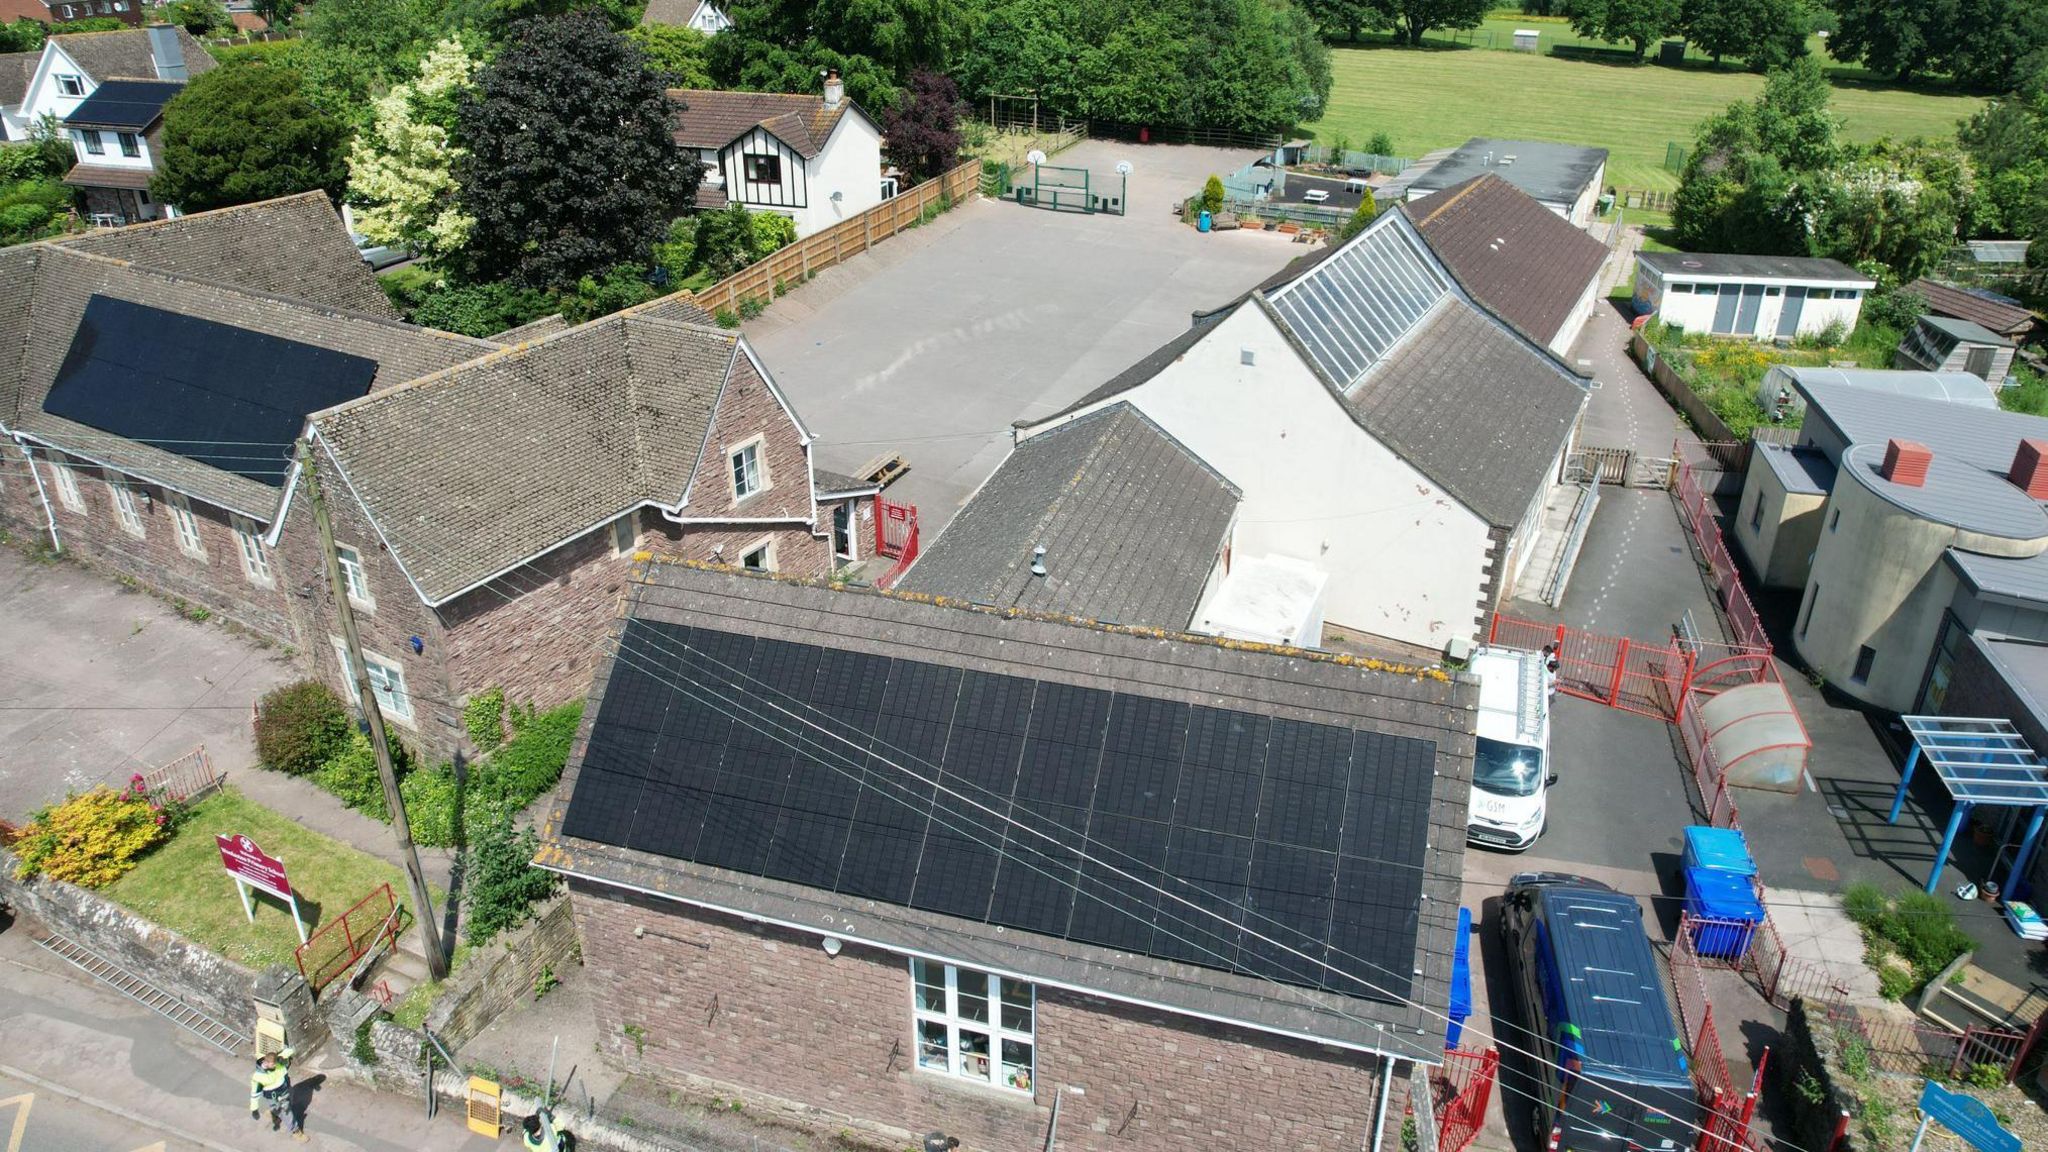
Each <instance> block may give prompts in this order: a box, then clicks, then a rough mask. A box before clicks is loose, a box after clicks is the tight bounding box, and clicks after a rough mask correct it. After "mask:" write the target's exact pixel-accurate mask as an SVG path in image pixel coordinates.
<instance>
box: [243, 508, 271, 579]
mask: <svg viewBox="0 0 2048 1152" xmlns="http://www.w3.org/2000/svg"><path fill="white" fill-rule="evenodd" d="M234 523H235V545H236V547H237V548H238V549H239V550H240V551H241V553H242V575H244V576H247V577H248V578H249V583H251V584H262V585H265V586H268V585H269V584H270V583H271V579H270V557H269V556H268V555H267V554H266V553H265V552H264V551H263V539H262V537H260V536H258V535H257V533H256V525H254V524H252V523H250V522H249V521H247V520H244V519H242V518H241V517H240V516H237V517H235V522H234Z"/></svg>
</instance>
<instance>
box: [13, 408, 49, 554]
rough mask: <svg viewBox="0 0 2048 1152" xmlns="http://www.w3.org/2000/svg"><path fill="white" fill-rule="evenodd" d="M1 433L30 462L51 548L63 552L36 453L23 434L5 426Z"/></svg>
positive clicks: (30, 470)
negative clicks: (30, 447) (9, 437)
mask: <svg viewBox="0 0 2048 1152" xmlns="http://www.w3.org/2000/svg"><path fill="white" fill-rule="evenodd" d="M0 431H5V432H7V433H8V434H9V435H10V436H12V437H14V446H15V447H17V448H19V449H21V457H22V459H23V460H26V461H27V462H28V474H29V475H30V476H31V477H33V478H34V479H35V482H36V499H38V500H40V501H42V503H43V522H44V523H45V524H46V525H48V526H49V530H50V548H51V550H52V551H55V552H62V551H63V550H64V541H62V540H60V539H58V538H57V513H56V512H55V511H54V510H52V509H51V507H50V494H49V492H48V491H46V490H45V489H44V488H43V474H42V472H41V471H40V470H39V469H37V468H36V457H35V453H33V452H31V451H29V449H28V439H27V438H26V437H24V436H23V435H22V434H21V433H19V432H15V431H13V430H11V429H7V428H6V427H5V426H0Z"/></svg>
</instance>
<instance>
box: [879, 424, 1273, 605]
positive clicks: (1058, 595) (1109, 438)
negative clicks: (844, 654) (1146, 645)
mask: <svg viewBox="0 0 2048 1152" xmlns="http://www.w3.org/2000/svg"><path fill="white" fill-rule="evenodd" d="M1240 495H1241V493H1240V492H1239V491H1238V489H1237V487H1236V486H1235V485H1233V484H1231V483H1230V482H1229V481H1228V480H1225V479H1224V478H1223V477H1222V476H1221V475H1219V474H1217V472H1216V471H1215V470H1214V469H1212V468H1210V467H1209V466H1208V465H1207V464H1206V463H1204V462H1203V461H1202V460H1201V458H1200V457H1198V456H1196V455H1195V454H1194V453H1193V452H1190V451H1189V450H1188V449H1187V448H1186V447H1185V446H1183V445H1182V444H1181V443H1180V442H1179V441H1178V440H1175V439H1174V438H1173V437H1171V436H1169V435H1167V434H1166V432H1165V431H1163V430H1161V429H1160V428H1159V426H1158V425H1156V424H1154V423H1152V421H1150V420H1148V419H1146V418H1145V416H1144V415H1143V414H1142V413H1140V412H1139V411H1138V410H1137V409H1136V408H1133V407H1131V406H1130V405H1129V404H1127V403H1126V404H1114V405H1111V406H1110V407H1108V408H1105V409H1103V410H1102V411H1100V412H1094V413H1090V414H1089V415H1087V416H1083V417H1081V418H1080V419H1078V420H1075V421H1072V422H1071V423H1067V424H1063V425H1061V426H1060V427H1058V428H1056V429H1053V430H1052V431H1049V432H1045V433H1042V434H1040V435H1038V436H1034V437H1032V438H1031V439H1029V440H1026V441H1024V442H1023V443H1021V444H1019V445H1017V447H1016V448H1015V449H1014V450H1013V451H1012V452H1011V453H1010V456H1009V458H1008V459H1006V460H1004V461H1003V463H1002V465H1001V466H999V467H998V468H997V469H996V470H995V473H994V474H993V475H991V476H990V477H989V478H988V480H987V481H985V482H984V483H983V484H982V486H981V488H980V489H979V490H977V491H976V492H975V494H974V496H973V497H972V498H971V499H969V500H968V502H967V504H966V505H965V506H964V507H962V508H961V509H960V512H959V514H958V515H956V516H955V517H954V518H953V520H952V522H951V523H950V524H948V525H947V526H946V529H945V531H944V532H942V533H940V534H939V537H938V539H937V540H935V541H934V542H933V543H932V544H931V545H930V546H928V547H926V548H925V550H924V552H923V553H922V554H921V555H920V556H919V557H918V559H917V562H916V563H915V564H913V565H911V568H910V571H908V572H906V573H905V574H904V576H903V579H902V580H901V581H900V582H899V583H898V585H897V586H898V587H899V588H901V589H902V590H903V591H906V592H923V593H928V594H931V595H934V596H946V597H950V598H952V599H955V600H965V601H969V602H972V603H976V604H993V605H996V606H998V607H1003V608H1009V607H1017V608H1028V609H1031V610H1032V611H1037V612H1054V613H1058V614H1060V615H1064V616H1079V617H1082V618H1085V619H1090V620H1102V621H1108V622H1112V623H1118V624H1141V625H1147V626H1150V627H1156V628H1172V629H1176V630H1178V629H1183V628H1186V627H1187V626H1188V621H1189V620H1190V619H1191V618H1192V617H1193V615H1194V612H1195V608H1196V606H1197V602H1198V601H1199V600H1200V599H1201V596H1202V590H1203V589H1204V587H1206V585H1207V584H1208V579H1209V574H1210V571H1211V570H1212V569H1213V568H1214V567H1215V566H1216V558H1217V556H1218V554H1219V553H1221V551H1222V549H1223V546H1224V544H1225V543H1226V542H1227V540H1228V536H1229V532H1230V525H1231V522H1232V521H1233V520H1234V519H1235V518H1236V515H1237V502H1238V497H1239V496H1240ZM1039 545H1043V546H1044V547H1045V549H1046V555H1045V566H1046V569H1047V575H1044V576H1034V575H1032V573H1031V565H1032V550H1033V549H1034V548H1036V547H1037V546H1039Z"/></svg>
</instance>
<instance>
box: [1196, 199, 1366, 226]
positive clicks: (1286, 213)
mask: <svg viewBox="0 0 2048 1152" xmlns="http://www.w3.org/2000/svg"><path fill="white" fill-rule="evenodd" d="M1223 210H1224V211H1225V212H1230V213H1233V214H1235V215H1236V216H1237V218H1238V219H1240V220H1248V219H1257V220H1274V221H1279V222H1281V223H1286V222H1288V221H1292V222H1294V223H1296V224H1309V225H1313V226H1315V227H1317V228H1327V229H1333V230H1334V229H1337V228H1342V227H1343V226H1344V225H1345V224H1346V223H1347V222H1349V221H1350V219H1351V213H1352V211H1353V210H1352V209H1347V208H1325V207H1321V206H1319V205H1315V204H1289V203H1286V202H1285V201H1280V200H1239V199H1236V198H1234V197H1228V196H1226V197H1224V200H1223Z"/></svg>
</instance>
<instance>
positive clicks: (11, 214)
mask: <svg viewBox="0 0 2048 1152" xmlns="http://www.w3.org/2000/svg"><path fill="white" fill-rule="evenodd" d="M52 215H54V213H52V212H51V211H50V210H49V209H48V208H45V207H43V206H42V205H41V204H16V205H14V206H13V207H10V208H0V236H4V237H6V238H8V239H10V240H13V239H26V238H27V237H28V236H29V235H30V234H31V233H35V232H40V231H42V230H43V229H44V228H46V227H48V226H49V224H50V217H51V216H52Z"/></svg>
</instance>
